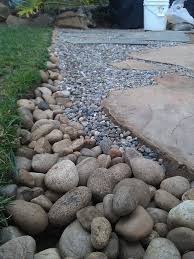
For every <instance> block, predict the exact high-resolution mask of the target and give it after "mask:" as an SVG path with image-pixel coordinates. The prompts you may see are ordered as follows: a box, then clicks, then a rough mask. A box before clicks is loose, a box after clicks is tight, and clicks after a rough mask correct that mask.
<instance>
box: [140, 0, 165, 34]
mask: <svg viewBox="0 0 194 259" xmlns="http://www.w3.org/2000/svg"><path fill="white" fill-rule="evenodd" d="M168 8H169V0H144V30H146V31H165V30H166V25H167V18H166V13H167V11H168Z"/></svg>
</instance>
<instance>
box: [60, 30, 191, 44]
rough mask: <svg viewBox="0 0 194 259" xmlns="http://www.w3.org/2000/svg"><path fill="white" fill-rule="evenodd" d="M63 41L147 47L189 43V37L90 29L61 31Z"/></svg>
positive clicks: (173, 33) (181, 34)
mask: <svg viewBox="0 0 194 259" xmlns="http://www.w3.org/2000/svg"><path fill="white" fill-rule="evenodd" d="M63 34H64V41H65V42H67V43H72V44H129V45H147V44H148V43H149V42H150V41H161V42H182V43H189V42H190V37H189V36H188V35H187V34H186V33H184V32H179V31H164V32H151V31H150V32H144V31H142V30H115V29H91V30H86V31H80V30H70V29H67V30H63Z"/></svg>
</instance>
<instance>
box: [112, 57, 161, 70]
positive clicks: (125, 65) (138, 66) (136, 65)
mask: <svg viewBox="0 0 194 259" xmlns="http://www.w3.org/2000/svg"><path fill="white" fill-rule="evenodd" d="M111 65H112V66H113V67H114V68H117V69H126V70H130V69H135V70H141V71H150V70H154V71H156V70H162V69H161V68H160V66H159V65H156V64H153V63H147V62H145V61H141V60H134V59H129V60H125V61H121V62H115V63H112V64H111Z"/></svg>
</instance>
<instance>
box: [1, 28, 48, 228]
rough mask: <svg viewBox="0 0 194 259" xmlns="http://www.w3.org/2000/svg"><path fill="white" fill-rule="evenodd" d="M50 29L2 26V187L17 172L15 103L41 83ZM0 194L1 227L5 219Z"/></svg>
mask: <svg viewBox="0 0 194 259" xmlns="http://www.w3.org/2000/svg"><path fill="white" fill-rule="evenodd" d="M50 43H51V29H44V28H23V27H21V28H20V27H19V28H8V27H3V26H1V27H0V187H1V186H3V185H5V184H7V183H8V182H10V181H11V180H10V179H11V176H12V175H13V174H16V173H17V171H16V166H15V156H14V151H15V150H16V148H17V144H18V140H17V138H16V131H17V128H18V125H19V124H20V118H19V116H18V114H17V112H16V111H17V109H16V102H17V99H18V98H20V97H22V96H23V95H24V94H25V93H27V91H29V90H30V89H31V88H32V86H33V85H36V83H38V82H39V80H40V76H39V70H40V69H43V68H44V66H45V63H46V61H47V60H48V52H47V47H48V46H49V45H50ZM7 202H9V199H6V198H4V197H1V196H0V226H1V225H2V224H4V223H5V222H6V219H5V216H4V206H5V205H6V204H7Z"/></svg>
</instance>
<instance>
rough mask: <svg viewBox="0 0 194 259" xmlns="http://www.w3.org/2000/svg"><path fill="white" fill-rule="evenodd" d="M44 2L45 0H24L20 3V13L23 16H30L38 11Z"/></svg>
mask: <svg viewBox="0 0 194 259" xmlns="http://www.w3.org/2000/svg"><path fill="white" fill-rule="evenodd" d="M43 4H44V0H24V1H22V3H21V4H19V5H18V7H17V9H18V10H19V11H18V15H19V16H21V17H23V16H25V17H30V16H31V15H33V14H35V13H37V12H38V11H39V10H40V9H41V7H42V6H43Z"/></svg>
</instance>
